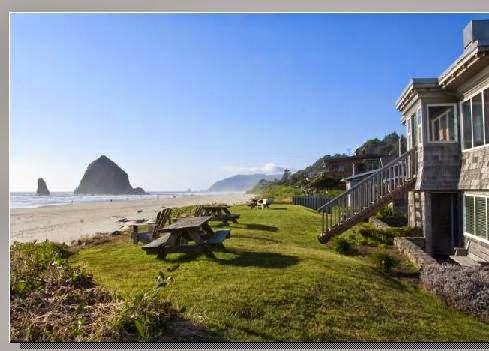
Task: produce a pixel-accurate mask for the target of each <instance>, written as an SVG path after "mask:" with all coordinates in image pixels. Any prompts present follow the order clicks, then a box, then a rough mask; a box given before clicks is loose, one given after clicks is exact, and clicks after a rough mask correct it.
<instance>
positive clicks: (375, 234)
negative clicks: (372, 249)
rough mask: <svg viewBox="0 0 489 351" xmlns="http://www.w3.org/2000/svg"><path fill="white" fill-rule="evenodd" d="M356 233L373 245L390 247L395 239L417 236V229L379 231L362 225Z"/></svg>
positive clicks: (404, 228)
mask: <svg viewBox="0 0 489 351" xmlns="http://www.w3.org/2000/svg"><path fill="white" fill-rule="evenodd" d="M358 232H359V233H360V234H361V235H363V236H364V237H365V238H367V239H369V240H370V241H371V242H373V243H381V244H387V245H392V243H393V242H394V238H395V237H412V236H417V235H419V229H417V228H411V227H401V228H388V229H380V228H375V227H373V226H371V225H363V226H361V227H360V228H359V229H358Z"/></svg>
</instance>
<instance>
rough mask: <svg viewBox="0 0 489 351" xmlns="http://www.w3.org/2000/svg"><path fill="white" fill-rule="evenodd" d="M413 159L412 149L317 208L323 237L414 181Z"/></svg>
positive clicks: (414, 153) (415, 164) (415, 168)
mask: <svg viewBox="0 0 489 351" xmlns="http://www.w3.org/2000/svg"><path fill="white" fill-rule="evenodd" d="M416 156H417V150H416V149H411V150H409V151H407V152H406V153H404V154H402V155H401V156H399V157H397V158H396V159H394V160H392V161H390V162H389V163H387V164H386V165H385V166H383V167H382V168H379V169H378V170H377V171H376V172H375V173H373V174H371V175H369V176H368V177H366V178H364V179H362V180H361V181H360V182H358V183H357V184H355V185H354V186H353V187H352V188H351V189H349V190H347V191H345V192H344V193H342V194H340V195H339V196H337V197H335V198H334V199H332V200H331V201H328V203H326V204H325V205H323V206H321V207H320V208H319V209H318V211H320V212H322V229H323V233H326V232H328V231H329V230H330V229H331V228H334V227H335V226H337V225H339V224H342V223H344V222H346V221H348V220H349V219H350V218H352V217H354V216H358V215H359V214H361V213H362V212H365V211H368V210H369V209H371V207H372V206H375V204H376V203H378V202H379V201H380V200H382V199H383V198H385V197H387V196H389V195H390V194H392V193H394V192H396V190H398V189H401V188H402V189H401V190H402V191H404V190H403V189H404V185H405V184H406V182H408V181H411V180H413V179H415V178H416V173H417V159H416Z"/></svg>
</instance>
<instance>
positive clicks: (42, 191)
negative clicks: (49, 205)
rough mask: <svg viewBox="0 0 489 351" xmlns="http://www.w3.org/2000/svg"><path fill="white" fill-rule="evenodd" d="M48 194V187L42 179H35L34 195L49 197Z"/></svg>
mask: <svg viewBox="0 0 489 351" xmlns="http://www.w3.org/2000/svg"><path fill="white" fill-rule="evenodd" d="M49 194H50V192H49V190H48V186H47V185H46V182H45V181H44V179H43V178H37V191H36V195H38V196H40V195H49Z"/></svg>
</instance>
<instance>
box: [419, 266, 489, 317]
mask: <svg viewBox="0 0 489 351" xmlns="http://www.w3.org/2000/svg"><path fill="white" fill-rule="evenodd" d="M421 282H422V284H423V286H424V287H425V289H426V290H428V291H430V292H431V293H433V294H435V295H437V296H438V297H439V298H440V299H442V300H443V301H444V302H445V303H446V304H447V305H449V306H451V307H454V308H457V309H459V310H461V311H465V312H468V313H472V314H474V315H476V316H478V317H480V318H481V319H483V320H485V321H489V268H487V267H486V268H479V267H462V266H458V265H452V264H442V265H439V264H431V265H427V266H425V267H423V269H422V271H421Z"/></svg>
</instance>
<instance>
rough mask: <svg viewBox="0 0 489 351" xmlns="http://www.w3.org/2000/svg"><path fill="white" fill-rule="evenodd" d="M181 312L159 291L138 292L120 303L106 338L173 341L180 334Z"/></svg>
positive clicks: (107, 328)
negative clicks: (163, 298)
mask: <svg viewBox="0 0 489 351" xmlns="http://www.w3.org/2000/svg"><path fill="white" fill-rule="evenodd" d="M177 320H178V313H177V311H176V310H175V309H173V308H172V306H171V304H170V302H168V301H165V300H162V299H161V297H158V295H157V292H155V291H154V292H151V293H136V294H134V295H133V296H132V298H131V299H129V300H128V301H126V302H124V304H122V305H120V306H119V307H118V308H117V310H116V311H115V313H114V314H113V316H112V319H111V321H110V322H109V323H108V324H107V327H106V329H104V330H103V331H102V339H108V340H118V341H123V342H124V341H137V342H145V341H170V340H174V339H175V336H176V329H175V328H174V326H175V323H174V322H176V321H177Z"/></svg>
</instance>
